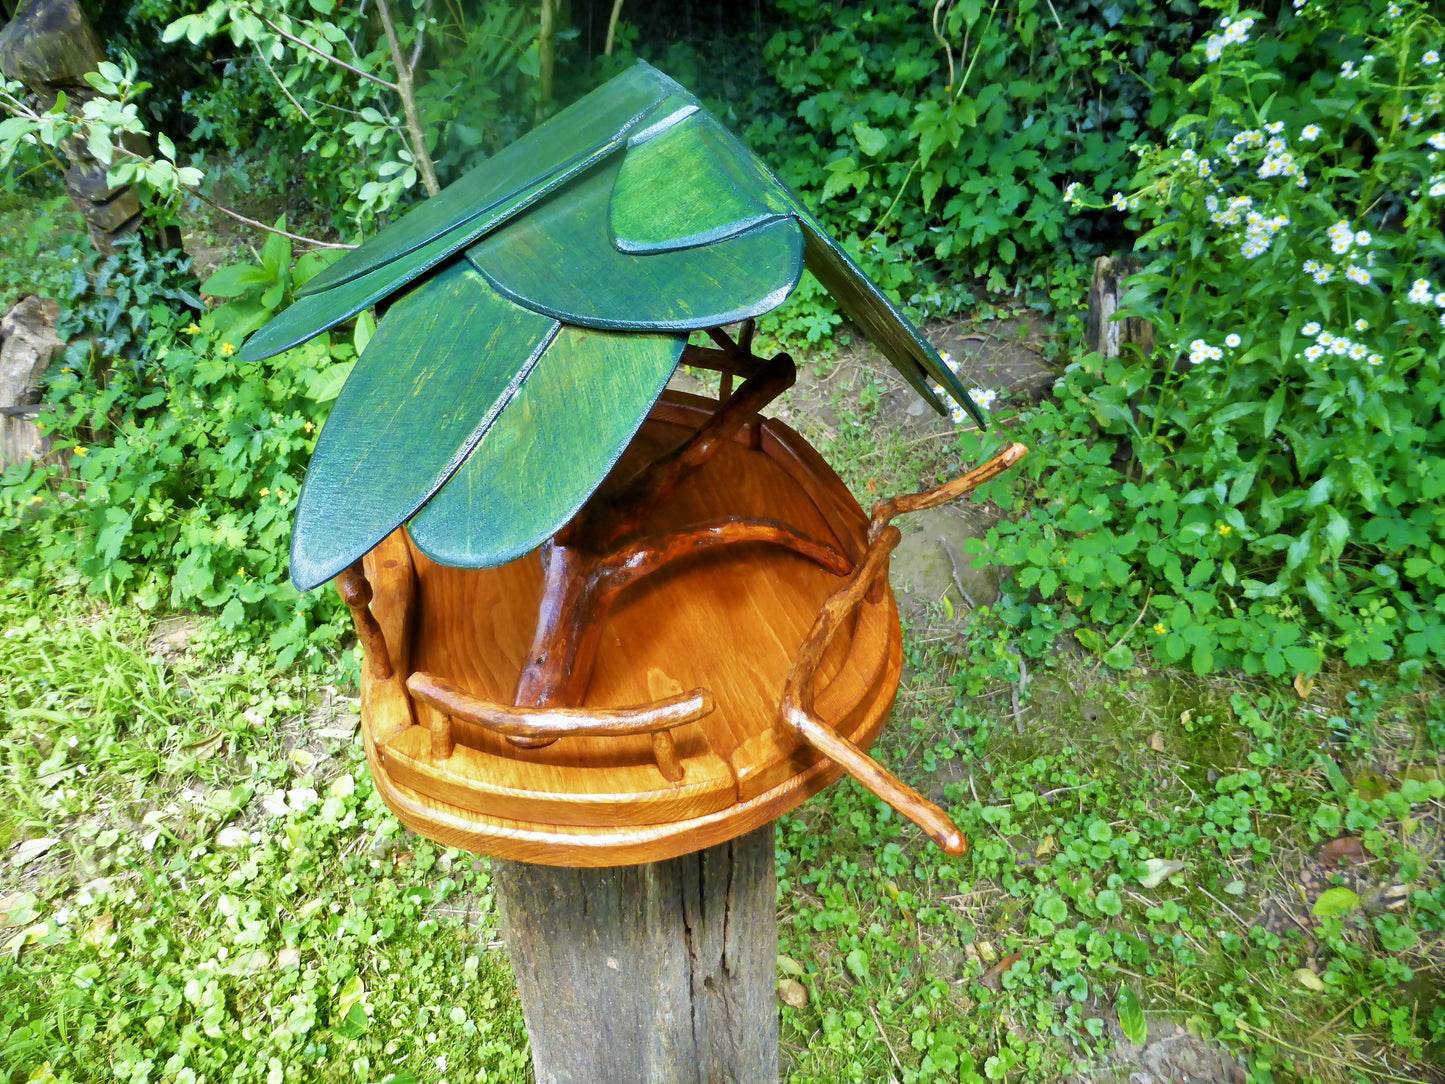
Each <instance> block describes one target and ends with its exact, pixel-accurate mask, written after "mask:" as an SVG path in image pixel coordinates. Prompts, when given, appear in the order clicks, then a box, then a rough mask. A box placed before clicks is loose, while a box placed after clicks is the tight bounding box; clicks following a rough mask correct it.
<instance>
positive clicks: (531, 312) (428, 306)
mask: <svg viewBox="0 0 1445 1084" xmlns="http://www.w3.org/2000/svg"><path fill="white" fill-rule="evenodd" d="M804 267H806V268H807V269H808V270H809V271H811V272H812V273H813V274H814V275H815V276H817V278H818V281H819V282H820V283H821V284H822V285H823V287H824V288H825V289H826V290H827V291H828V292H829V294H831V295H832V296H833V298H834V299H835V300H836V301H837V302H838V304H839V306H840V308H842V310H843V311H844V313H845V314H846V315H847V316H848V317H849V318H850V319H852V320H853V321H854V322H855V323H857V324H858V325H859V327H861V328H862V329H863V330H864V331H865V332H866V333H867V334H868V336H869V337H870V338H871V339H872V340H873V342H874V345H875V346H877V347H878V349H879V350H880V351H881V352H882V353H883V354H884V356H885V357H887V358H888V360H889V361H890V362H891V363H892V364H893V365H894V366H895V367H896V368H897V369H898V370H899V371H900V372H901V373H902V374H903V375H904V377H906V378H907V380H908V381H909V383H910V384H912V386H913V387H914V388H915V389H916V390H917V391H918V392H919V394H921V395H922V396H923V397H924V398H925V399H926V400H927V401H928V402H930V403H931V404H932V405H933V406H934V407H935V409H938V410H939V411H940V412H942V410H943V406H942V404H941V403H940V402H939V400H938V399H937V397H936V396H935V395H934V393H933V391H932V388H931V387H930V383H929V382H930V380H932V381H936V382H937V383H938V384H940V385H942V386H943V387H944V388H945V389H946V390H947V391H948V393H949V394H950V395H951V396H952V397H953V398H954V399H956V400H957V401H958V402H960V403H962V404H963V405H964V406H965V407H966V408H967V409H968V410H969V412H970V413H972V414H973V415H974V417H975V418H976V419H978V421H979V423H980V424H983V422H984V418H983V415H982V413H981V412H980V411H979V410H978V408H977V407H976V406H975V405H974V404H973V403H972V402H971V401H970V400H969V398H968V394H967V391H966V390H965V389H964V387H963V386H962V385H961V384H960V383H959V381H958V378H957V377H956V376H955V375H954V374H953V373H952V372H951V371H950V370H949V368H948V367H947V366H946V365H945V364H944V363H943V361H942V359H941V358H940V357H939V356H938V353H937V352H936V351H935V350H934V349H933V348H932V347H931V346H929V344H928V342H927V340H926V339H924V338H923V336H922V335H921V334H920V333H919V332H918V330H917V329H916V328H915V327H914V326H913V325H912V324H910V323H909V322H908V321H907V319H905V318H904V316H903V315H902V313H900V312H899V310H898V308H897V307H896V306H895V305H894V304H893V303H892V302H891V301H890V300H889V299H888V298H887V297H886V296H884V294H883V293H882V291H881V290H879V289H878V287H877V286H876V285H874V284H873V283H872V282H871V281H870V280H869V279H868V277H867V276H866V275H864V274H863V272H862V270H861V269H859V267H858V265H857V264H856V263H855V262H854V261H853V259H852V258H851V257H850V256H849V255H848V253H847V252H846V251H844V249H843V247H842V246H841V245H839V244H838V243H837V242H836V241H835V240H833V239H832V238H831V237H829V236H828V234H827V233H826V231H824V230H823V228H822V227H821V225H819V223H818V221H817V219H815V218H814V217H813V216H812V214H811V213H809V211H808V210H807V208H805V207H804V206H803V205H802V204H801V203H800V202H799V200H798V198H797V197H796V196H795V195H793V193H792V192H791V191H789V190H788V188H787V186H786V185H784V184H783V183H782V182H781V181H779V180H778V179H777V177H775V176H774V175H773V174H772V173H771V172H770V171H769V170H768V168H767V167H766V166H765V165H763V163H762V162H761V161H759V160H758V158H757V157H756V156H755V155H753V154H752V153H751V152H750V151H749V150H748V149H747V148H746V147H744V146H743V145H742V144H741V143H740V142H738V140H737V139H735V138H734V137H733V136H732V134H731V133H729V132H728V131H727V130H726V129H725V128H723V127H722V125H721V124H719V123H718V122H717V120H716V119H714V118H713V117H712V116H711V115H710V114H709V113H708V112H707V111H706V110H705V109H703V108H702V106H701V104H700V103H699V102H698V101H697V99H696V98H694V97H693V96H692V95H690V94H689V93H688V92H687V91H686V90H684V89H683V88H682V87H680V86H679V85H678V84H677V83H675V82H673V81H672V80H671V79H669V78H668V77H667V76H665V75H663V74H662V73H661V72H659V71H657V70H655V69H653V68H651V67H648V66H647V65H646V64H641V63H640V64H638V65H636V66H635V67H634V68H632V69H630V70H629V71H627V72H625V73H623V74H622V75H620V76H618V77H617V78H615V79H613V80H611V81H610V82H608V83H606V84H604V85H603V86H601V87H599V88H598V89H597V90H595V91H593V92H592V93H591V94H589V95H587V96H586V97H585V98H583V99H581V100H580V101H578V102H577V103H575V104H574V105H572V106H570V107H569V108H567V109H565V110H563V111H562V112H561V113H559V114H558V115H557V116H555V117H553V118H552V119H551V120H549V121H548V122H547V123H545V124H543V125H540V126H539V127H538V128H536V129H535V130H534V131H532V132H530V133H528V134H527V135H526V136H524V137H523V138H522V139H520V140H518V141H517V142H516V143H514V144H512V145H511V146H510V147H507V148H506V149H505V150H503V151H501V152H500V153H499V154H497V155H495V156H494V157H493V158H491V159H489V160H487V161H486V162H484V163H482V165H480V166H478V167H477V168H476V169H475V170H473V171H472V172H471V173H469V174H467V175H466V176H465V177H463V178H462V179H461V180H459V181H457V182H456V183H455V184H453V185H451V186H450V187H449V188H447V189H446V190H445V191H443V192H441V193H440V194H439V195H437V196H435V197H433V198H432V199H430V200H428V201H426V202H425V203H423V204H421V205H420V206H418V207H417V208H416V209H415V210H413V211H412V212H411V213H409V214H407V215H405V216H404V217H403V218H401V219H400V220H399V221H397V222H396V223H395V224H393V225H392V226H390V227H388V228H387V229H385V230H383V231H382V232H381V233H379V234H377V236H376V237H374V238H372V239H371V240H369V241H368V242H367V243H366V244H364V245H362V246H360V247H359V248H357V249H355V250H353V251H352V252H350V253H348V254H347V255H346V256H345V257H344V258H342V259H341V260H339V261H337V262H336V263H335V264H333V265H332V266H331V267H330V268H328V269H327V270H326V271H325V272H324V273H322V274H321V275H318V276H317V277H316V278H314V279H312V280H311V281H310V282H309V283H307V285H306V288H305V289H304V290H303V291H302V292H301V296H300V297H299V298H298V300H297V302H296V303H295V304H294V305H292V306H291V307H290V308H289V309H287V310H286V311H285V312H283V313H281V314H280V315H279V316H277V317H276V318H275V319H274V320H273V321H272V322H271V323H270V324H268V325H267V326H266V327H264V328H262V329H261V330H260V331H258V332H257V333H256V334H255V335H253V336H252V337H251V338H250V339H249V340H248V341H247V342H246V344H245V346H244V347H243V349H242V351H241V356H242V357H243V358H245V359H259V358H264V357H268V356H270V355H272V354H275V353H279V352H280V351H282V350H286V349H288V348H290V347H292V346H295V345H297V344H299V343H302V342H305V341H306V340H307V339H309V338H311V337H312V336H313V335H317V334H320V333H321V332H322V331H325V330H326V329H327V328H330V327H333V326H335V325H336V324H339V323H341V322H342V321H344V320H347V319H350V318H351V317H353V316H355V315H356V314H357V313H358V312H360V311H361V310H362V309H365V308H367V307H368V306H370V305H373V304H376V303H378V302H381V301H386V300H388V299H391V304H390V305H389V307H388V308H387V310H386V313H385V315H384V316H383V318H382V320H381V322H380V324H379V326H378V328H377V331H376V334H375V335H374V336H373V337H372V339H371V341H370V343H369V344H368V345H367V348H366V350H365V351H364V353H363V354H362V356H361V358H360V359H359V360H358V361H357V363H356V367H355V369H354V370H353V372H352V374H351V377H350V378H349V380H348V381H347V384H346V387H345V388H344V389H343V390H342V393H341V395H340V397H339V398H338V399H337V402H336V405H335V408H334V409H333V411H332V413H331V416H330V418H329V419H328V421H327V423H326V426H325V428H324V430H323V431H322V434H321V437H320V439H319V440H318V442H317V446H316V452H315V454H314V455H313V457H312V461H311V465H310V468H309V470H308V471H307V476H306V483H305V485H304V487H303V489H302V493H301V500H300V503H299V506H298V509H297V513H296V523H295V529H294V531H293V535H292V545H291V576H292V579H293V580H294V581H295V583H296V585H297V587H299V588H301V589H302V590H307V589H309V588H311V587H314V586H316V585H318V584H320V583H324V582H325V581H326V580H328V579H330V578H331V577H333V576H334V575H336V574H337V573H338V572H340V571H341V570H342V569H344V568H345V567H346V566H347V565H349V564H350V563H351V562H352V561H354V560H356V558H358V557H360V556H361V555H362V554H363V553H365V552H366V551H367V550H369V549H370V548H371V547H372V546H374V545H375V544H376V543H377V542H378V541H380V540H381V539H382V538H383V537H385V536H386V534H388V533H389V532H390V531H392V530H393V529H394V528H395V527H396V526H397V525H399V524H401V523H404V522H407V521H408V520H410V521H411V530H412V537H413V539H414V540H415V541H416V543H417V545H418V546H419V547H420V548H421V549H422V550H423V552H425V553H427V554H429V555H430V556H432V557H434V558H435V559H437V560H439V561H442V562H444V563H447V564H453V565H460V566H463V567H490V566H492V565H497V564H501V563H504V562H505V561H509V560H512V559H514V558H515V557H518V556H520V555H521V554H523V553H526V552H528V551H529V550H531V549H533V548H535V547H536V546H538V545H539V544H541V542H542V541H543V540H544V539H546V538H548V537H549V536H550V535H552V534H553V533H555V532H556V531H557V530H558V529H559V528H560V527H561V526H562V525H563V524H564V523H566V522H567V520H568V519H569V518H570V517H571V516H572V515H573V514H575V512H576V511H577V509H578V508H580V507H581V505H582V504H583V503H584V502H585V501H586V499H587V497H588V496H590V495H591V494H592V492H593V491H594V490H595V489H596V488H597V486H598V485H599V484H600V483H601V482H602V480H603V478H604V477H605V476H606V474H607V471H608V470H609V469H611V467H612V465H613V463H615V462H616V459H617V457H618V455H620V454H621V452H622V449H623V448H624V447H625V446H626V444H627V442H628V441H629V440H630V439H631V438H632V436H633V434H634V433H635V432H636V431H637V429H638V427H639V426H640V425H641V424H642V420H643V419H644V418H645V417H646V415H647V412H648V410H649V409H650V408H651V406H652V403H653V402H654V401H655V400H656V398H657V396H658V395H660V394H661V393H662V389H663V387H664V386H665V385H666V383H667V379H668V376H669V375H670V374H671V372H672V370H673V368H675V367H676V365H677V361H678V358H679V357H680V356H681V352H682V347H683V344H684V343H685V341H686V334H687V332H688V331H690V330H694V329H699V328H708V327H717V326H721V325H724V324H730V323H736V322H737V321H739V320H743V319H746V318H747V317H750V316H758V315H761V314H762V313H765V312H768V311H770V310H771V309H773V308H776V307H777V306H778V305H780V304H782V303H783V301H784V300H785V299H786V298H787V297H788V295H789V294H790V293H792V291H793V289H794V288H795V287H796V286H797V284H798V279H799V277H800V275H801V274H802V271H803V268H804Z"/></svg>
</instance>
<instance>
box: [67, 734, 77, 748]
mask: <svg viewBox="0 0 1445 1084" xmlns="http://www.w3.org/2000/svg"><path fill="white" fill-rule="evenodd" d="M65 744H66V745H67V746H68V747H69V748H71V749H74V748H75V747H76V746H77V745H79V744H80V739H79V738H77V737H76V736H75V735H74V734H72V735H70V737H68V738H66V739H65Z"/></svg>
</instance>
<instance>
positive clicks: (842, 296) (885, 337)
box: [799, 211, 988, 427]
mask: <svg viewBox="0 0 1445 1084" xmlns="http://www.w3.org/2000/svg"><path fill="white" fill-rule="evenodd" d="M799 222H800V223H801V225H802V227H803V237H804V239H805V242H806V249H805V256H804V261H805V263H806V264H807V267H808V270H809V271H811V272H812V273H813V274H814V275H815V276H816V277H817V279H818V282H819V283H821V284H822V286H823V289H825V290H827V291H828V293H829V294H830V295H832V297H833V300H835V301H837V302H838V304H839V305H840V306H841V307H842V309H843V312H844V314H845V315H846V316H847V317H848V319H850V320H852V321H853V322H854V323H855V324H857V325H858V326H859V327H861V328H862V329H863V332H864V334H866V335H867V336H868V338H869V339H871V340H872V342H873V345H874V346H876V347H877V348H878V349H879V351H880V352H881V353H882V354H883V356H884V357H886V358H887V359H888V360H889V361H891V362H892V363H893V367H894V368H895V369H897V370H898V371H899V372H900V373H902V374H903V378H904V379H905V380H907V381H908V383H910V384H911V385H913V390H914V391H916V392H918V394H919V395H921V396H923V398H924V400H925V401H926V402H927V403H929V404H930V405H931V406H932V407H933V408H934V409H935V410H937V411H938V412H939V413H940V414H944V413H947V412H946V411H945V410H944V409H943V404H942V403H940V402H939V401H938V397H937V396H936V395H934V394H933V389H931V388H930V387H929V386H928V378H929V377H932V378H933V379H934V380H936V381H938V383H939V384H941V385H942V386H943V388H944V390H945V391H947V392H948V394H949V395H951V396H953V398H954V399H955V400H956V401H957V402H958V403H959V405H960V406H962V407H963V408H964V409H965V410H967V411H968V412H969V414H971V415H972V416H973V419H974V421H976V422H978V424H979V426H980V427H983V426H986V425H987V424H988V423H987V420H986V419H985V418H984V415H983V411H981V410H979V408H978V406H977V404H975V403H974V401H973V400H972V399H971V398H969V395H968V389H967V388H965V387H964V386H963V384H962V383H960V382H959V379H958V377H957V376H955V375H954V374H953V372H952V371H951V370H950V369H949V368H948V366H947V365H945V364H944V363H943V359H942V358H940V357H939V356H938V351H936V350H934V349H933V347H932V346H930V345H929V344H928V340H927V339H925V338H924V337H923V335H922V334H921V333H920V332H919V331H918V329H917V328H915V327H914V326H913V325H912V324H911V323H909V321H908V319H907V318H906V317H905V316H904V315H903V314H902V313H901V312H899V311H898V308H897V306H895V305H894V304H893V302H891V301H889V300H888V298H887V296H886V295H885V294H884V293H883V291H882V290H880V289H878V287H877V286H875V285H874V284H873V281H872V280H871V279H869V278H868V276H867V275H865V274H864V273H863V269H862V268H861V267H859V266H858V265H857V264H856V263H855V262H854V261H853V257H851V256H849V255H848V253H847V252H845V251H844V250H843V246H842V245H840V244H838V242H837V241H835V240H833V238H831V237H829V236H828V233H827V231H826V230H824V229H823V227H822V225H821V224H819V222H818V220H817V219H816V218H814V217H813V216H812V215H811V214H808V213H807V212H806V211H803V212H802V214H800V216H799Z"/></svg>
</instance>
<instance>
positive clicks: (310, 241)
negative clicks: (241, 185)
mask: <svg viewBox="0 0 1445 1084" xmlns="http://www.w3.org/2000/svg"><path fill="white" fill-rule="evenodd" d="M191 194H192V195H193V196H195V197H196V198H197V199H198V200H200V201H201V202H202V203H204V204H206V205H207V206H209V207H214V208H215V209H216V210H218V211H220V212H221V214H223V215H228V216H230V217H231V218H234V219H235V220H236V221H237V222H244V223H245V224H246V225H248V226H254V227H255V228H256V229H258V230H265V231H266V232H267V233H279V234H280V235H281V236H282V237H288V238H290V239H291V240H292V241H299V242H301V243H302V244H303V245H310V246H311V247H312V248H340V249H353V248H355V247H356V246H355V245H346V244H341V243H340V242H336V241H320V240H318V239H316V238H315V237H303V236H301V234H299V233H290V232H288V231H286V230H281V229H277V228H276V227H275V226H268V225H266V223H264V222H258V221H257V220H256V219H254V218H247V217H246V216H245V215H243V214H241V212H239V211H233V210H231V209H230V208H229V207H225V206H222V205H221V204H219V203H217V202H216V201H215V200H213V199H211V197H210V196H206V195H203V194H201V193H200V192H197V191H196V190H194V189H192V190H191Z"/></svg>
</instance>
